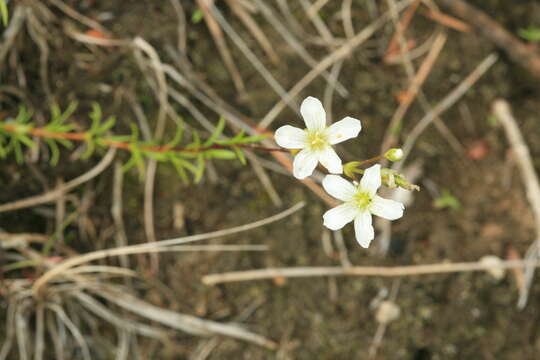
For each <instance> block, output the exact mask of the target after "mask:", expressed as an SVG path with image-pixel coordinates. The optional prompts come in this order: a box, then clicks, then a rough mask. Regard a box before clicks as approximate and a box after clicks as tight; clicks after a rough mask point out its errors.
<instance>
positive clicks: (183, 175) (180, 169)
mask: <svg viewBox="0 0 540 360" xmlns="http://www.w3.org/2000/svg"><path fill="white" fill-rule="evenodd" d="M171 162H172V164H173V166H174V168H175V169H176V172H177V173H178V176H180V179H182V182H183V183H184V184H189V178H188V176H187V174H186V170H184V168H183V167H182V163H181V162H179V161H177V159H172V161H171Z"/></svg>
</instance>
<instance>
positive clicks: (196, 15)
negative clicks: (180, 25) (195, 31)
mask: <svg viewBox="0 0 540 360" xmlns="http://www.w3.org/2000/svg"><path fill="white" fill-rule="evenodd" d="M203 18H204V12H203V11H202V10H201V9H197V10H195V11H194V12H193V14H192V15H191V22H192V23H193V24H197V23H199V22H200V21H201V20H202V19H203Z"/></svg>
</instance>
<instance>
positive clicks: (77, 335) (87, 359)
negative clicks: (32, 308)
mask: <svg viewBox="0 0 540 360" xmlns="http://www.w3.org/2000/svg"><path fill="white" fill-rule="evenodd" d="M47 308H49V309H51V310H52V311H53V312H55V313H56V315H57V316H58V318H59V319H60V320H61V321H62V322H63V323H64V325H66V327H67V328H68V330H69V331H70V332H71V335H72V336H73V338H74V339H75V341H76V342H77V343H78V344H79V346H80V348H81V353H82V356H83V359H84V360H92V356H91V355H90V349H89V348H88V344H87V343H86V340H85V339H84V336H83V335H82V333H81V332H80V331H79V328H77V326H76V325H75V324H74V323H73V322H72V321H71V319H70V318H69V317H68V316H67V314H66V313H65V311H64V309H62V307H61V306H59V305H56V304H48V305H47Z"/></svg>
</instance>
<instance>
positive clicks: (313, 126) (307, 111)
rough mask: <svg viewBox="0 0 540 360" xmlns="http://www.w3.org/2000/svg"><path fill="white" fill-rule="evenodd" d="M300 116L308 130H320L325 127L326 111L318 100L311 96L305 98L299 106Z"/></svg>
mask: <svg viewBox="0 0 540 360" xmlns="http://www.w3.org/2000/svg"><path fill="white" fill-rule="evenodd" d="M300 114H302V117H303V118H304V122H305V123H306V127H307V128H308V129H310V130H322V129H324V128H325V127H326V111H324V108H323V106H322V104H321V102H320V101H319V99H316V98H314V97H312V96H308V97H307V98H305V99H304V101H302V105H300Z"/></svg>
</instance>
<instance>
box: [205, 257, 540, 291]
mask: <svg viewBox="0 0 540 360" xmlns="http://www.w3.org/2000/svg"><path fill="white" fill-rule="evenodd" d="M528 265H530V266H534V267H539V266H540V263H539V262H537V261H523V260H518V261H502V262H501V263H500V264H498V265H486V264H484V263H482V262H461V263H441V264H428V265H410V266H394V267H377V266H353V267H341V266H328V267H290V268H276V269H271V268H270V269H260V270H248V271H235V272H228V273H223V274H211V275H206V276H204V277H203V278H202V281H203V283H205V284H206V285H215V284H220V283H225V282H237V281H250V280H264V279H273V278H275V277H286V278H300V277H321V276H381V277H400V276H417V275H429V274H444V273H454V272H470V271H486V270H488V269H492V268H501V269H513V268H523V267H525V266H528Z"/></svg>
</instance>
